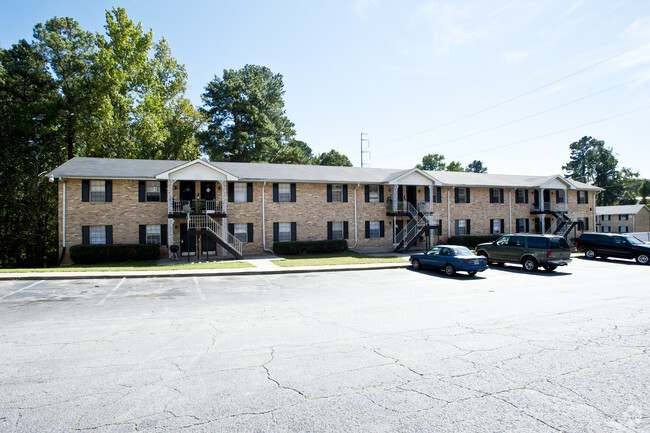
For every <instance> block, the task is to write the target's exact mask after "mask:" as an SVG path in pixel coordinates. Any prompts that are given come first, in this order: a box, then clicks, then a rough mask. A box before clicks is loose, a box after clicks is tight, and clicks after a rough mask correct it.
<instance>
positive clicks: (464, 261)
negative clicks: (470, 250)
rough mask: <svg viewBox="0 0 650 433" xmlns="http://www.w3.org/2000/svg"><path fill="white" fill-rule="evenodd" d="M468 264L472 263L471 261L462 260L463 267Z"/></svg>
mask: <svg viewBox="0 0 650 433" xmlns="http://www.w3.org/2000/svg"><path fill="white" fill-rule="evenodd" d="M470 263H472V261H471V260H463V264H464V265H469V264H470Z"/></svg>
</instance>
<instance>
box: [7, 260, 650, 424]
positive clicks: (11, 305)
mask: <svg viewBox="0 0 650 433" xmlns="http://www.w3.org/2000/svg"><path fill="white" fill-rule="evenodd" d="M649 277H650V266H640V265H636V264H634V263H633V262H626V261H614V260H608V261H601V260H598V261H587V260H585V259H581V258H578V259H575V260H574V261H573V262H572V263H571V264H570V265H569V266H568V267H565V268H560V269H558V271H556V272H553V273H545V272H538V273H535V274H529V273H525V272H523V271H522V270H521V267H514V266H512V267H511V266H508V267H505V268H492V269H489V270H488V271H486V272H484V273H482V274H480V275H479V276H477V277H475V278H471V277H468V276H467V275H458V276H456V277H454V278H449V277H446V276H443V275H442V274H440V273H436V272H428V271H424V272H415V271H412V270H410V269H391V270H375V271H355V272H328V273H311V274H292V275H266V276H238V277H234V276H225V277H188V278H150V279H129V278H121V279H101V280H100V279H97V280H57V281H25V280H23V281H5V282H0V432H69V431H80V432H85V431H88V432H97V433H100V432H134V431H138V432H185V431H187V432H346V433H347V432H369V433H370V432H372V433H377V432H404V433H406V432H409V433H412V432H455V433H456V432H461V433H464V432H467V433H470V432H472V433H474V432H482V433H486V432H542V433H544V432H598V433H607V432H650V354H649V353H648V351H649V347H650V336H649V333H648V329H649V327H650V320H649V318H650V314H649V307H650V290H649V286H648V281H649Z"/></svg>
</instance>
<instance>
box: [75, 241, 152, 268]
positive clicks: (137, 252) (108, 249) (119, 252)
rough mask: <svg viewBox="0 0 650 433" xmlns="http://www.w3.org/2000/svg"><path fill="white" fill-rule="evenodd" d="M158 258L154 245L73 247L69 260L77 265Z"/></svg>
mask: <svg viewBox="0 0 650 433" xmlns="http://www.w3.org/2000/svg"><path fill="white" fill-rule="evenodd" d="M159 256H160V246H159V245H155V244H115V245H74V246H72V247H70V259H72V261H73V262H75V263H77V264H84V265H89V264H94V263H110V262H120V261H128V260H153V259H157V258H158V257H159Z"/></svg>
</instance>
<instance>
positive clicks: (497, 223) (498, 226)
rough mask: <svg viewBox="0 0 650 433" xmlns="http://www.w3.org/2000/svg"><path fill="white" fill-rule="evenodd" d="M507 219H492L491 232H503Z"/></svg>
mask: <svg viewBox="0 0 650 433" xmlns="http://www.w3.org/2000/svg"><path fill="white" fill-rule="evenodd" d="M504 223H505V221H504V220H502V219H491V220H490V233H491V234H499V233H503V226H504V225H505V224H504Z"/></svg>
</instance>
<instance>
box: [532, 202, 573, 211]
mask: <svg viewBox="0 0 650 433" xmlns="http://www.w3.org/2000/svg"><path fill="white" fill-rule="evenodd" d="M531 209H532V210H533V211H536V212H541V211H544V212H566V211H567V210H568V208H567V205H566V203H553V202H550V201H545V202H544V203H533V204H532V206H531Z"/></svg>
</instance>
